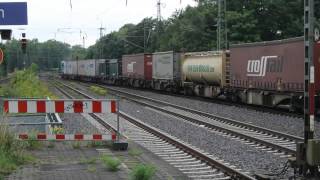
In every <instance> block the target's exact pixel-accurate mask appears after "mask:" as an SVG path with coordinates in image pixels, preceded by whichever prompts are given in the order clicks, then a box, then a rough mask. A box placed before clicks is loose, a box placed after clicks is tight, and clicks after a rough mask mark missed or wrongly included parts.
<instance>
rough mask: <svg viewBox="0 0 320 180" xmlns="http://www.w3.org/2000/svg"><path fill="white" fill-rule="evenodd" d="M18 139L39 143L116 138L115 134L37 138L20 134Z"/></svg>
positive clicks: (49, 135) (41, 136)
mask: <svg viewBox="0 0 320 180" xmlns="http://www.w3.org/2000/svg"><path fill="white" fill-rule="evenodd" d="M18 139H20V140H37V141H106V140H113V141H114V140H116V136H115V135H114V134H112V135H110V134H109V135H107V134H37V135H36V136H34V135H33V136H30V135H28V134H19V136H18Z"/></svg>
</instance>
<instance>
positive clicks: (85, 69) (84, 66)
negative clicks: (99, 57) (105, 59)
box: [77, 59, 96, 77]
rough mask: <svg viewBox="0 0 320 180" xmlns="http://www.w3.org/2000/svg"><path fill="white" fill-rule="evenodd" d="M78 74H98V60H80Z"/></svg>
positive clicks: (91, 75) (87, 75)
mask: <svg viewBox="0 0 320 180" xmlns="http://www.w3.org/2000/svg"><path fill="white" fill-rule="evenodd" d="M77 62H78V75H80V76H85V77H95V76H96V60H94V59H88V60H78V61H77Z"/></svg>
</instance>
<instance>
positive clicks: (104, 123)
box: [55, 86, 117, 132]
mask: <svg viewBox="0 0 320 180" xmlns="http://www.w3.org/2000/svg"><path fill="white" fill-rule="evenodd" d="M55 88H56V89H57V90H59V91H60V92H61V93H62V94H64V95H65V96H67V97H68V98H71V99H74V97H73V96H72V95H70V94H69V93H67V92H66V91H65V90H63V89H62V88H60V87H58V86H55ZM72 90H76V89H72ZM76 92H77V91H76ZM81 95H82V96H84V97H86V98H89V99H95V98H93V97H91V96H89V95H86V94H81ZM89 115H90V116H91V117H92V118H93V119H95V120H96V121H98V122H99V123H100V124H101V125H102V126H103V127H105V128H106V129H108V130H109V131H110V132H117V129H116V128H114V127H112V126H111V125H110V124H108V123H107V122H105V121H104V120H103V119H101V118H100V117H98V116H97V115H95V114H94V113H89Z"/></svg>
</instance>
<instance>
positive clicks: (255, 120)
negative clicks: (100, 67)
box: [113, 87, 320, 137]
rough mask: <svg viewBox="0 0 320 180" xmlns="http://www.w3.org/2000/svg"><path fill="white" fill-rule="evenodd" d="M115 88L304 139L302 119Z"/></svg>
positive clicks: (319, 127)
mask: <svg viewBox="0 0 320 180" xmlns="http://www.w3.org/2000/svg"><path fill="white" fill-rule="evenodd" d="M113 88H116V89H120V90H125V91H126V92H132V93H135V94H139V95H143V96H146V97H150V98H154V99H159V100H162V101H166V102H169V103H174V104H177V105H181V106H185V107H188V108H192V109H196V110H200V111H204V112H208V113H211V114H215V115H218V116H222V117H227V118H231V119H234V120H238V121H241V122H247V123H252V124H254V125H257V126H261V127H265V128H268V129H272V130H276V131H280V132H284V133H288V134H292V135H296V136H301V137H303V127H304V120H303V119H302V118H297V117H288V116H283V115H278V114H273V113H267V112H261V111H256V110H252V109H248V108H245V107H244V108H241V107H237V106H230V105H223V104H216V103H214V102H212V103H210V102H204V101H201V100H195V99H190V98H183V97H177V96H171V95H164V94H160V93H156V92H151V91H141V90H136V89H129V88H120V87H113ZM315 129H316V130H318V132H317V131H316V132H315V136H316V137H320V132H319V130H320V122H315Z"/></svg>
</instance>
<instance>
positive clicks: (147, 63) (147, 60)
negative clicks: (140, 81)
mask: <svg viewBox="0 0 320 180" xmlns="http://www.w3.org/2000/svg"><path fill="white" fill-rule="evenodd" d="M144 78H145V80H152V55H150V54H148V55H145V57H144Z"/></svg>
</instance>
